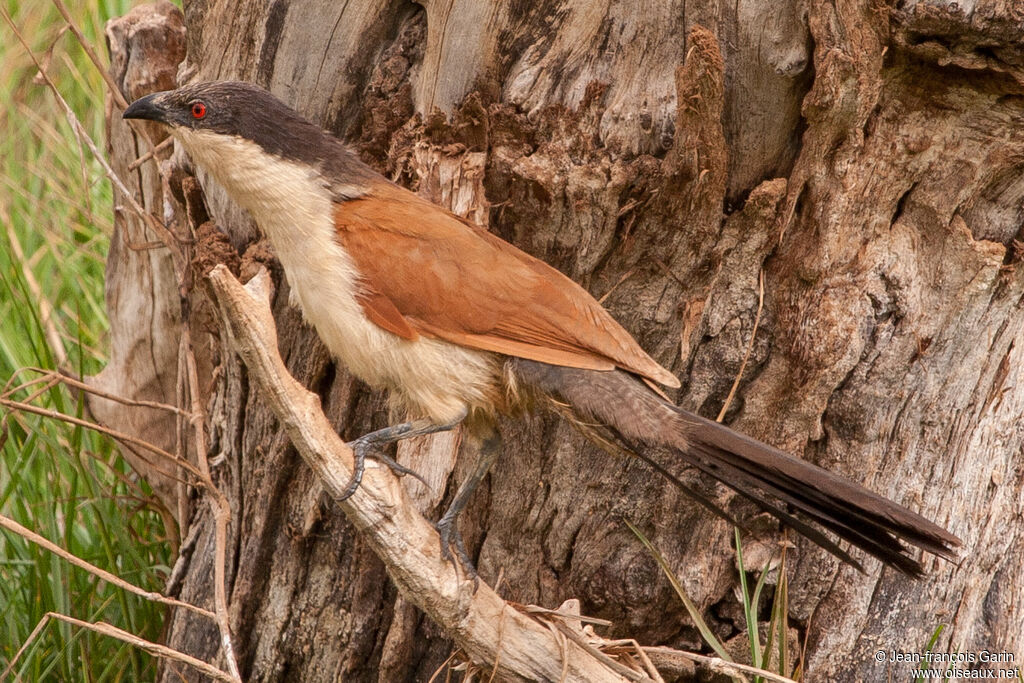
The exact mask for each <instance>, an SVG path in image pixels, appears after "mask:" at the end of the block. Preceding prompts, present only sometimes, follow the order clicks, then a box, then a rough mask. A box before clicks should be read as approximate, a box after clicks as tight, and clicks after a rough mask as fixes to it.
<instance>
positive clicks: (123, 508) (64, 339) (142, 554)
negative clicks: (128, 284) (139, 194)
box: [0, 0, 169, 681]
mask: <svg viewBox="0 0 1024 683" xmlns="http://www.w3.org/2000/svg"><path fill="white" fill-rule="evenodd" d="M0 2H3V3H4V7H5V8H6V10H7V11H8V12H9V13H10V14H11V16H12V18H13V20H14V22H15V24H16V25H17V26H18V27H19V30H20V31H21V33H22V34H23V35H24V36H25V37H26V38H27V39H28V40H29V42H30V43H31V45H32V48H33V50H34V51H35V52H36V54H37V55H40V56H41V57H43V58H44V60H45V61H44V63H46V64H48V69H47V73H48V74H49V75H50V77H51V78H52V79H53V80H54V81H55V82H56V84H57V87H58V89H59V90H60V91H61V93H62V94H63V96H64V97H65V99H66V100H67V101H68V103H69V104H70V105H71V107H72V108H73V109H74V110H75V112H76V113H77V115H78V117H79V119H80V120H81V121H82V123H83V125H85V127H86V128H87V129H88V130H89V132H90V134H91V135H92V136H93V137H94V139H97V140H102V139H103V138H104V104H103V102H104V85H103V81H102V78H101V77H100V75H99V74H98V73H97V72H96V70H95V68H94V67H93V66H92V64H91V63H90V62H89V60H88V58H87V57H86V55H85V53H84V52H83V50H82V48H81V46H80V45H78V44H77V43H76V42H75V40H74V38H73V36H72V35H71V34H70V33H69V32H67V31H65V30H64V26H65V24H64V21H63V20H62V19H61V17H60V15H59V13H58V12H57V10H56V9H55V8H54V7H53V6H52V4H50V3H48V2H45V1H44V0H29V1H28V2H23V1H18V0H0ZM131 4H132V3H131V2H128V1H127V0H84V1H82V2H78V3H75V5H74V7H73V8H72V12H73V13H74V17H73V18H74V20H75V21H76V23H77V24H78V25H79V26H80V27H81V28H82V30H83V33H84V34H85V37H86V39H87V40H89V41H90V43H91V44H92V45H94V46H102V45H103V25H104V23H105V21H106V20H107V19H108V18H111V17H113V16H116V15H119V14H123V13H124V12H126V11H127V10H128V9H129V7H130V5H131ZM100 51H101V52H102V50H100ZM35 77H36V73H35V68H34V67H33V66H32V63H31V60H30V59H29V57H28V55H27V54H25V53H24V51H23V49H22V48H21V46H20V45H19V43H18V41H17V40H15V38H14V35H13V34H12V32H11V30H10V28H9V27H8V26H7V25H6V24H0V130H3V131H4V135H2V136H0V320H3V321H4V323H3V325H2V326H0V383H3V382H7V381H8V378H12V377H14V376H15V375H16V373H18V372H19V370H20V369H21V368H24V367H28V366H37V367H44V368H55V367H56V366H57V363H58V361H60V360H63V359H64V358H66V363H67V367H69V368H71V369H73V370H74V371H75V372H77V373H80V374H83V375H88V374H93V373H95V372H97V371H99V370H100V369H101V368H102V367H103V365H104V363H105V358H104V357H103V355H102V352H101V351H100V350H101V349H103V348H104V347H105V341H104V339H105V335H106V333H107V321H106V317H105V306H104V299H103V296H104V294H103V272H104V264H105V259H106V254H107V250H108V242H109V236H110V234H111V231H112V204H113V201H112V196H111V188H110V184H109V182H108V181H107V180H106V179H105V177H104V174H103V172H102V169H101V167H100V166H99V164H98V162H97V161H96V160H95V159H93V158H92V157H91V155H90V154H89V152H88V151H87V150H82V149H80V148H79V145H78V143H77V142H76V139H75V136H74V134H73V133H72V131H71V129H70V127H69V125H68V123H67V121H66V119H65V117H64V115H63V113H62V112H61V111H60V109H59V107H58V106H57V105H56V103H55V102H54V101H53V97H52V94H51V93H49V92H48V91H47V89H46V88H45V86H42V85H40V84H38V82H36V78H35ZM33 378H34V377H33V376H29V375H27V374H22V375H18V376H17V377H15V379H14V381H13V382H12V383H11V386H14V385H17V384H18V383H21V382H26V381H29V380H31V379H33ZM39 389H40V386H39V385H36V386H32V387H30V388H27V389H25V390H24V391H21V392H18V394H17V396H16V397H17V398H19V399H21V400H24V399H26V398H28V397H30V396H31V395H32V393H34V392H37V391H38V390H39ZM32 402H33V403H35V404H36V405H39V406H42V407H45V408H47V409H52V410H56V411H60V412H62V413H68V414H72V415H77V416H79V417H84V415H83V406H82V404H81V402H80V401H78V400H76V399H75V398H72V396H71V394H69V393H68V392H67V391H66V390H65V389H63V388H62V387H60V386H49V387H46V388H45V391H43V392H42V393H41V394H39V395H38V396H37V397H35V398H34V399H33V401H32ZM2 418H3V425H2V430H0V443H2V448H0V514H3V515H5V516H7V517H9V518H11V519H13V520H14V521H16V522H18V523H19V524H21V525H23V526H25V527H28V528H29V529H31V530H33V531H35V532H36V533H38V534H40V535H42V536H44V537H46V538H47V539H49V540H50V541H52V542H53V543H55V544H57V545H58V546H60V547H62V548H64V549H65V550H67V551H69V552H70V553H72V554H74V555H76V556H78V557H80V558H82V559H84V560H86V561H87V562H89V563H91V564H93V565H96V566H98V567H100V568H101V569H104V570H106V571H109V572H110V573H112V574H116V575H118V576H121V577H123V578H124V579H126V580H128V581H130V582H132V583H135V584H136V585H138V586H141V587H143V588H145V589H148V590H159V589H160V587H161V586H162V577H163V576H165V575H166V572H167V563H168V560H169V549H168V547H167V544H166V543H165V542H164V539H163V529H162V526H161V521H160V518H159V516H158V515H156V514H154V513H153V512H152V511H151V510H150V509H149V507H148V506H147V504H146V501H147V500H148V499H149V498H150V496H151V491H149V490H148V488H147V487H146V486H145V485H144V484H142V483H140V482H138V481H137V479H136V478H135V477H134V476H133V474H132V472H131V470H130V469H129V468H128V467H127V466H126V465H125V463H124V462H123V461H122V460H121V458H120V457H118V455H117V453H116V450H115V449H114V448H113V445H112V444H111V442H110V441H109V440H108V439H106V438H105V437H103V436H101V435H98V434H96V433H93V432H92V431H89V430H85V429H83V428H81V427H77V426H74V425H69V424H65V423H60V422H56V421H53V420H50V419H47V418H45V417H42V416H37V415H30V414H27V413H8V414H6V415H4V416H2ZM164 610H165V608H164V607H163V606H162V605H158V604H154V603H152V602H149V601H147V600H145V599H143V598H141V597H139V596H137V595H133V594H131V593H128V592H126V591H124V590H122V589H121V588H119V587H115V586H112V585H111V584H109V583H107V582H104V581H102V580H100V579H98V578H96V577H95V576H93V575H92V574H90V573H89V572H87V571H85V570H82V569H79V568H77V567H74V566H72V565H70V564H68V563H67V562H66V561H65V560H63V559H61V558H60V557H58V556H57V555H54V554H52V553H50V552H49V551H47V550H44V549H42V548H40V547H39V546H37V545H35V544H33V543H30V542H28V541H26V540H25V539H23V538H22V537H21V536H18V535H16V534H14V533H10V532H7V531H0V671H2V670H3V669H4V668H5V667H6V665H7V663H8V662H9V661H10V660H11V658H12V657H13V656H14V655H15V653H16V652H17V651H18V649H19V648H20V647H21V646H22V644H24V643H25V642H27V641H28V640H29V636H30V635H31V634H32V632H33V630H34V629H35V628H36V626H37V625H38V624H40V623H44V622H43V620H44V618H45V615H46V614H47V613H48V612H56V613H60V614H64V615H69V616H71V617H75V618H78V619H81V620H86V621H90V622H95V621H103V622H107V623H110V624H114V625H117V626H118V627H120V628H122V629H124V630H126V631H130V632H131V633H134V634H137V635H138V636H140V637H142V638H145V639H148V640H158V639H159V636H160V631H161V627H162V621H163V616H164ZM14 673H15V674H17V675H18V676H20V677H21V678H22V679H23V680H26V681H36V680H67V681H74V680H90V681H123V680H132V681H143V680H152V679H153V678H154V675H155V665H154V660H153V659H152V657H151V655H149V654H147V653H145V652H143V651H142V650H140V649H138V648H135V647H130V646H128V645H126V644H125V643H123V642H120V641H117V640H115V639H112V638H110V637H108V636H106V635H103V634H101V633H98V632H95V631H90V630H87V629H78V628H73V627H72V626H71V625H70V624H69V623H67V622H63V621H59V620H55V621H50V623H48V624H47V625H46V627H45V628H42V629H40V631H39V634H38V636H37V637H36V638H34V639H33V640H32V642H31V643H30V644H29V645H28V648H27V649H26V651H25V652H24V653H23V654H22V656H21V657H20V658H19V659H18V664H17V667H16V669H15V672H14Z"/></svg>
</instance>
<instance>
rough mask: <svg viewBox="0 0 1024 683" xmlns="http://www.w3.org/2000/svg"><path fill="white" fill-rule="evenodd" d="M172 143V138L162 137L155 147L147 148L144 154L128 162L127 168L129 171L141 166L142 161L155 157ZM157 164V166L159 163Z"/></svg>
mask: <svg viewBox="0 0 1024 683" xmlns="http://www.w3.org/2000/svg"><path fill="white" fill-rule="evenodd" d="M173 144H174V138H164V139H163V140H161V141H160V143H159V144H158V145H157V146H156V147H154V148H153V149H151V150H149V151H148V152H146V153H145V154H143V155H142V156H140V157H139V158H138V159H136V160H135V161H133V162H132V163H130V164H128V170H129V171H134V170H135V169H137V168H138V167H139V166H142V165H143V164H144V163H146V162H147V161H149V160H150V159H152V158H153V157H155V156H156V155H157V154H159V153H160V152H163V151H164V150H165V149H167V148H169V147H171V146H172V145H173ZM157 166H158V167H159V164H158V165H157Z"/></svg>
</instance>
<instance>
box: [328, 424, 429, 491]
mask: <svg viewBox="0 0 1024 683" xmlns="http://www.w3.org/2000/svg"><path fill="white" fill-rule="evenodd" d="M367 436H369V435H366V436H361V437H359V438H358V439H354V440H352V441H349V442H348V444H347V445H348V447H349V448H351V449H352V452H353V453H354V454H355V466H354V467H353V469H352V478H351V479H349V480H348V485H346V486H345V490H344V491H343V492H342V493H341V495H340V496H339V497H338V502H339V503H340V502H341V501H343V500H346V499H348V498H350V497H351V496H352V494H353V493H355V492H356V489H358V488H359V484H360V483H362V481H363V472H365V471H366V459H367V458H373V459H374V460H378V461H380V462H382V463H384V464H385V465H387V466H388V467H390V468H391V471H392V472H394V473H395V474H396V475H397V476H399V477H404V476H405V475H407V474H410V475H412V476H413V477H415V478H416V479H417V480H419V481H420V482H421V483H422V484H423V485H424V486H426V487H427V488H428V489H429V488H430V484H428V483H427V480H426V479H424V478H423V477H421V476H420V475H419V474H418V473H417V472H415V471H414V470H411V469H409V468H408V467H406V466H405V465H402V464H401V463H399V462H398V461H396V460H395V459H394V458H392V457H391V456H390V455H387V454H386V453H383V452H381V451H379V450H377V446H378V444H377V442H376V441H375V440H374V439H370V438H367Z"/></svg>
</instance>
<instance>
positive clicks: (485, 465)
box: [437, 428, 501, 582]
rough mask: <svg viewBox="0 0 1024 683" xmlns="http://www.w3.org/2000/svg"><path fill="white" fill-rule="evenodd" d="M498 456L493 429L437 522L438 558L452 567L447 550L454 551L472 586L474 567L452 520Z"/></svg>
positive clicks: (498, 445)
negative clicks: (464, 479) (439, 540)
mask: <svg viewBox="0 0 1024 683" xmlns="http://www.w3.org/2000/svg"><path fill="white" fill-rule="evenodd" d="M499 453H501V435H500V434H499V433H498V430H497V429H493V428H492V430H491V433H490V434H489V435H488V436H487V437H486V438H485V439H483V440H482V441H481V443H480V455H479V457H478V458H477V461H476V465H475V466H474V467H473V472H472V474H470V475H469V478H468V479H466V481H464V482H462V486H460V487H459V490H458V491H457V492H456V494H455V498H454V499H453V500H452V504H451V505H449V506H448V510H447V511H446V512H445V513H444V515H442V517H441V519H440V520H438V522H437V531H438V533H440V534H441V557H443V558H444V559H445V560H447V561H448V562H452V563H454V560H453V558H452V554H451V548H454V549H455V555H456V556H457V557H458V558H459V561H460V562H462V565H463V567H465V568H466V571H467V572H468V574H469V575H470V576H471V577H472V578H473V581H474V582H478V581H479V577H478V576H477V573H476V567H474V566H473V561H472V560H471V559H470V558H469V553H468V552H466V545H465V543H463V541H462V534H461V533H460V532H459V527H458V525H457V524H456V523H455V519H456V517H458V515H459V513H460V512H462V510H463V509H464V508H465V507H466V504H467V503H468V502H469V499H470V498H471V497H472V496H473V492H474V491H475V490H476V488H477V487H478V486H479V485H480V482H481V481H483V479H484V477H485V476H486V475H487V471H488V470H490V469H491V465H493V464H494V461H495V460H497V459H498V454H499Z"/></svg>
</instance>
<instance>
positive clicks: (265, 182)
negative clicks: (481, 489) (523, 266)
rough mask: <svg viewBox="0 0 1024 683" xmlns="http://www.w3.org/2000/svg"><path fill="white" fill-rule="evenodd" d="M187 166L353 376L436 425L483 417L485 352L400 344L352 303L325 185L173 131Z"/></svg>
mask: <svg viewBox="0 0 1024 683" xmlns="http://www.w3.org/2000/svg"><path fill="white" fill-rule="evenodd" d="M174 134H175V137H176V138H177V139H178V140H179V141H180V142H181V144H182V145H183V146H184V148H185V150H186V151H187V152H188V153H189V155H190V156H191V157H192V160H193V161H194V162H195V163H196V164H197V165H199V166H201V167H202V168H204V169H206V170H207V171H208V172H209V173H210V174H211V175H212V176H213V178H214V179H215V180H216V181H217V182H218V183H220V184H221V185H222V186H223V187H224V189H225V190H227V192H228V195H230V196H231V198H232V199H233V200H235V201H236V202H238V204H240V205H241V206H242V207H243V208H245V209H246V210H247V211H249V213H251V214H252V216H253V218H254V219H255V220H256V224H257V225H258V226H259V227H260V229H261V230H262V231H263V232H264V234H266V236H267V237H268V239H269V240H270V243H271V245H272V246H273V247H274V251H275V252H276V255H277V257H278V259H279V260H280V261H281V265H282V266H283V267H284V272H285V275H286V276H287V278H288V284H289V286H290V287H291V290H292V300H293V302H295V303H297V304H298V305H299V307H300V308H301V310H302V312H303V314H304V316H305V318H306V320H308V321H309V323H310V324H312V325H313V327H314V328H315V329H316V331H317V333H318V334H319V335H320V338H321V339H322V340H323V342H324V344H325V345H326V346H327V348H328V349H329V350H330V351H331V353H332V354H334V355H335V356H336V357H337V358H338V359H339V360H341V361H342V362H343V363H344V364H345V365H346V366H347V367H348V368H349V369H350V370H351V371H352V373H353V374H355V375H356V376H357V377H359V378H360V379H362V380H363V381H365V382H366V383H368V384H370V385H371V386H374V387H377V388H386V389H390V390H391V391H392V392H393V393H397V394H398V395H397V396H395V398H398V399H400V400H401V401H403V402H404V403H405V404H406V405H407V406H408V407H409V408H410V409H411V410H413V411H415V412H417V413H419V414H421V415H423V416H425V417H429V418H431V419H433V420H436V421H437V422H438V423H446V422H450V421H452V420H455V419H458V418H459V417H460V416H461V415H463V414H465V412H467V411H471V410H473V409H484V410H490V409H491V408H492V406H493V402H494V401H495V400H497V397H495V396H494V395H493V392H494V387H495V386H498V381H497V380H498V377H499V372H500V363H499V360H498V358H497V357H496V356H495V355H494V354H490V353H486V352H480V351H475V350H472V349H467V348H463V347H460V346H456V345H453V344H450V343H448V342H444V341H441V340H437V339H427V338H424V337H420V338H419V339H416V340H407V339H403V338H401V337H398V336H397V335H394V334H392V333H390V332H387V331H386V330H383V329H381V328H379V327H377V326H376V325H375V324H373V323H372V322H370V320H369V319H368V318H367V317H366V315H365V314H364V313H363V310H362V307H361V306H360V304H359V302H358V301H357V299H356V294H357V292H358V287H359V277H360V276H359V273H358V272H357V270H356V268H355V265H354V263H353V261H352V258H351V257H350V256H349V254H348V253H347V252H346V251H345V249H344V248H343V247H342V246H341V244H340V243H339V242H338V240H337V238H336V232H335V228H334V223H333V219H332V216H333V199H332V197H331V193H330V190H329V189H328V186H329V183H327V182H326V181H325V179H324V178H323V177H322V176H321V174H320V172H319V171H318V170H316V169H312V168H309V167H308V166H305V165H302V164H299V163H295V162H292V161H289V160H286V159H282V158H280V157H276V156H274V155H271V154H267V153H266V152H264V151H263V149H262V148H261V147H259V145H257V144H255V143H253V142H250V141H248V140H245V139H243V138H239V137H231V136H226V135H220V134H217V133H213V132H210V131H204V130H191V129H187V128H178V129H176V130H175V131H174Z"/></svg>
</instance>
